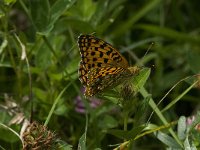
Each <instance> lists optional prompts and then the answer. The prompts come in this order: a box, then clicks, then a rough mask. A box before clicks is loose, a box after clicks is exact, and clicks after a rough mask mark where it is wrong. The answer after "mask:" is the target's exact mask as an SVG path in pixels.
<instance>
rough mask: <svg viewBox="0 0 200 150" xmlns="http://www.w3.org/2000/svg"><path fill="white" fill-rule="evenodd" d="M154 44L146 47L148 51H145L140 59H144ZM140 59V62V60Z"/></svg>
mask: <svg viewBox="0 0 200 150" xmlns="http://www.w3.org/2000/svg"><path fill="white" fill-rule="evenodd" d="M154 44H155V43H154V42H151V44H150V45H149V47H148V49H147V51H146V52H145V54H144V56H143V57H142V59H144V57H145V56H146V55H147V54H148V52H149V51H150V49H151V48H152V47H153V46H154ZM142 59H141V60H142Z"/></svg>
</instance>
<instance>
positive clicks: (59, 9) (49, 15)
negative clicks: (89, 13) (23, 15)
mask: <svg viewBox="0 0 200 150" xmlns="http://www.w3.org/2000/svg"><path fill="white" fill-rule="evenodd" d="M75 1H76V0H57V1H56V2H55V3H54V4H53V5H52V7H50V4H49V1H48V0H42V1H40V0H34V1H32V0H30V4H31V16H32V21H33V24H34V25H35V27H36V29H37V32H38V33H39V34H42V35H47V34H48V33H49V32H50V31H51V30H52V29H53V27H54V24H55V22H56V21H57V20H58V18H59V17H60V16H61V15H62V14H63V13H64V12H65V11H66V10H67V9H69V8H70V7H71V6H72V5H73V4H74V3H75Z"/></svg>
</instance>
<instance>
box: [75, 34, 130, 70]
mask: <svg viewBox="0 0 200 150" xmlns="http://www.w3.org/2000/svg"><path fill="white" fill-rule="evenodd" d="M78 44H79V48H80V54H81V59H82V61H83V64H84V65H85V67H86V68H88V69H90V68H98V67H105V66H121V67H125V68H126V67H128V62H127V61H126V59H125V58H124V57H123V56H122V55H121V54H120V53H119V52H118V51H117V50H116V49H115V48H113V47H112V46H111V45H110V44H108V43H107V42H105V41H103V40H101V39H98V38H96V37H94V36H92V35H81V36H79V38H78Z"/></svg>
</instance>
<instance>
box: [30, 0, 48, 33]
mask: <svg viewBox="0 0 200 150" xmlns="http://www.w3.org/2000/svg"><path fill="white" fill-rule="evenodd" d="M29 2H30V11H31V17H32V21H33V24H34V26H35V28H36V30H37V31H38V32H44V31H45V30H46V28H47V27H48V25H49V24H50V18H51V14H50V4H49V1H48V0H42V1H41V0H30V1H29Z"/></svg>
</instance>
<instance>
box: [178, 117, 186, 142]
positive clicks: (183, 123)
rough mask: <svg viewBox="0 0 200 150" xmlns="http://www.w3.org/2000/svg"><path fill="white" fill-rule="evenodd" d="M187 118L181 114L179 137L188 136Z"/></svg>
mask: <svg viewBox="0 0 200 150" xmlns="http://www.w3.org/2000/svg"><path fill="white" fill-rule="evenodd" d="M186 129H187V126H186V118H185V117H184V116H181V117H180V118H179V120H178V137H179V139H180V140H184V139H185V138H186V135H185V133H186Z"/></svg>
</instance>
